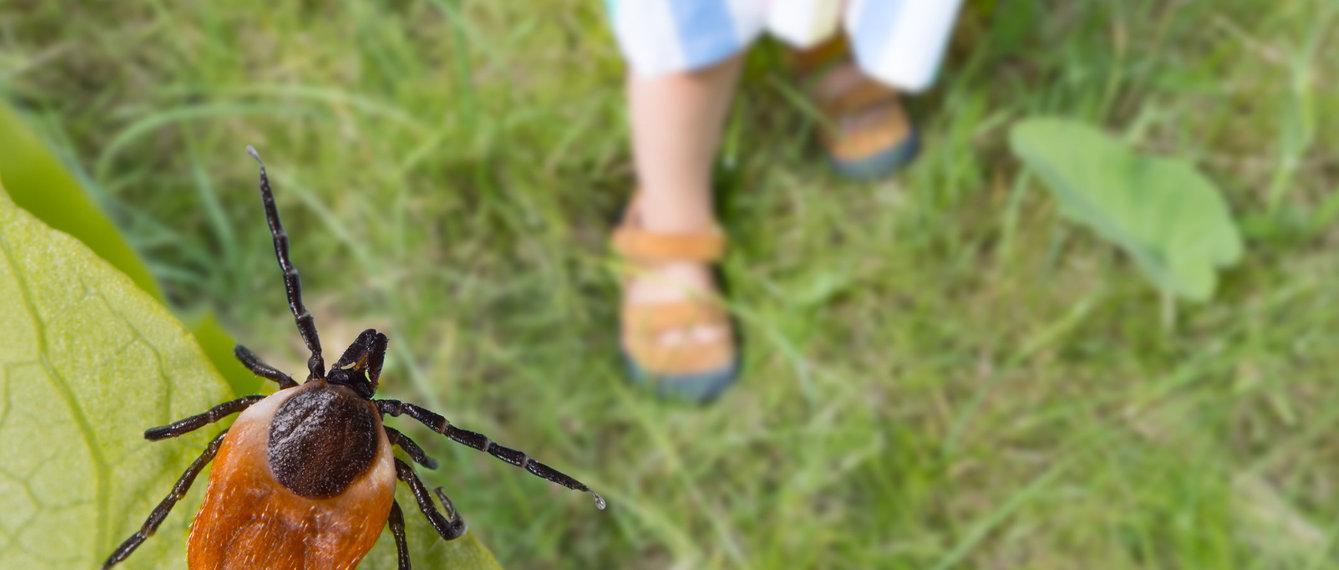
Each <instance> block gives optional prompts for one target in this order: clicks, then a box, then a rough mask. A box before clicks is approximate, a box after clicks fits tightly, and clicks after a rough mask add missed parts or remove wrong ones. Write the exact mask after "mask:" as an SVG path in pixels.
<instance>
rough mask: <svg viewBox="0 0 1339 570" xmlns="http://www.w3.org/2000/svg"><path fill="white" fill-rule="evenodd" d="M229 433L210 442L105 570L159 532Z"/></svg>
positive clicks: (108, 561)
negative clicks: (160, 526) (164, 520)
mask: <svg viewBox="0 0 1339 570" xmlns="http://www.w3.org/2000/svg"><path fill="white" fill-rule="evenodd" d="M227 433H228V430H226V429H225V430H223V431H222V432H221V433H219V434H218V436H216V437H215V438H214V441H211V442H209V446H208V447H206V448H205V451H204V453H201V454H200V457H197V458H196V459H195V462H194V463H192V464H191V466H190V467H188V468H186V472H185V473H182V474H181V478H180V479H177V484H176V485H173V486H172V492H170V493H168V494H167V498H165V499H163V502H161V503H158V506H157V507H154V509H153V512H152V513H149V520H146V521H144V526H142V527H140V529H139V530H138V531H136V532H135V534H132V535H130V538H127V539H126V541H125V542H122V543H121V546H119V547H117V548H116V552H113V553H112V555H111V556H108V557H107V562H105V563H103V565H102V568H103V570H107V569H108V568H111V567H112V566H113V565H115V564H116V563H118V562H120V561H122V560H125V559H126V557H127V556H130V553H131V552H134V551H135V549H136V548H139V545H140V544H141V543H143V542H144V539H146V538H149V537H150V536H153V533H154V531H157V530H158V525H161V524H163V519H165V518H167V513H168V512H170V511H171V510H172V507H173V506H175V505H176V504H177V501H180V500H181V498H182V497H185V496H186V491H189V490H190V488H191V483H194V482H195V477H196V476H197V475H199V474H200V472H201V471H204V470H205V466H206V465H209V462H210V461H213V460H214V455H216V454H218V452H219V446H221V445H223V436H225V435H227Z"/></svg>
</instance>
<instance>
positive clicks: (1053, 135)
mask: <svg viewBox="0 0 1339 570" xmlns="http://www.w3.org/2000/svg"><path fill="white" fill-rule="evenodd" d="M1009 141H1010V144H1011V146H1012V147H1013V151H1014V154H1016V155H1018V156H1019V158H1021V159H1022V160H1023V162H1024V163H1026V164H1027V165H1028V167H1030V168H1031V169H1032V170H1034V171H1036V172H1037V173H1038V174H1039V175H1041V177H1042V179H1043V180H1044V181H1045V182H1046V186H1047V188H1049V189H1050V190H1051V193H1052V195H1054V196H1055V198H1056V202H1057V203H1058V204H1059V206H1060V210H1061V212H1062V213H1063V214H1064V215H1065V216H1067V217H1069V218H1070V219H1072V220H1074V221H1077V222H1079V223H1082V224H1084V225H1087V226H1088V227H1090V228H1092V229H1093V231H1095V232H1097V234H1098V235H1099V236H1102V237H1103V238H1105V239H1107V240H1109V241H1111V242H1113V243H1115V244H1116V245H1119V246H1120V247H1121V248H1122V249H1124V250H1125V251H1126V252H1128V253H1129V254H1130V256H1131V257H1133V258H1134V260H1135V263H1136V264H1137V265H1138V266H1139V268H1140V269H1142V270H1143V272H1144V274H1145V275H1146V276H1148V278H1149V279H1150V280H1151V281H1153V284H1154V285H1155V286H1157V287H1158V288H1159V289H1161V290H1162V291H1164V292H1165V293H1168V294H1172V295H1176V296H1180V297H1183V298H1186V299H1191V300H1197V301H1204V300H1208V299H1210V298H1211V297H1213V292H1214V289H1215V287H1216V285H1217V274H1216V270H1217V268H1219V267H1225V266H1228V265H1232V264H1234V263H1236V262H1237V260H1238V259H1240V258H1241V253H1242V243H1241V236H1240V234H1239V232H1238V230H1237V225H1236V222H1235V221H1233V219H1232V214H1231V212H1229V211H1228V208H1227V204H1226V202H1224V200H1223V198H1222V196H1221V195H1220V193H1219V191H1218V188H1217V187H1215V186H1214V185H1213V183H1212V182H1210V181H1209V180H1208V179H1207V178H1205V177H1204V175H1202V174H1200V173H1199V171H1197V170H1196V169H1195V168H1194V167H1193V166H1191V165H1190V164H1188V163H1186V162H1185V161H1181V160H1175V159H1168V158H1158V157H1152V156H1144V155H1141V154H1138V153H1135V152H1134V151H1133V150H1131V149H1130V148H1129V147H1128V146H1126V145H1125V144H1123V143H1121V142H1119V141H1117V140H1115V139H1113V138H1111V137H1110V136H1108V135H1106V134H1104V133H1102V132H1101V131H1099V130H1097V129H1095V128H1093V127H1091V126H1088V125H1085V124H1083V123H1079V122H1076V121H1070V120H1064V119H1054V118H1034V119H1027V120H1024V121H1021V122H1019V123H1017V124H1015V125H1014V126H1013V128H1012V129H1011V131H1010V133H1009Z"/></svg>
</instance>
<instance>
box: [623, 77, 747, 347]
mask: <svg viewBox="0 0 1339 570" xmlns="http://www.w3.org/2000/svg"><path fill="white" fill-rule="evenodd" d="M741 61H742V60H741V58H740V57H739V56H735V57H732V58H730V59H728V60H726V61H724V62H722V63H719V64H716V65H714V66H712V67H709V68H706V69H702V70H698V71H693V72H688V73H672V74H668V75H664V76H659V77H654V78H649V79H647V78H639V77H636V76H635V74H633V75H630V77H629V79H628V109H629V115H630V117H629V118H630V122H631V124H632V153H633V160H634V164H635V168H636V171H637V180H638V184H640V188H641V201H640V203H639V204H638V207H639V208H638V212H639V214H640V218H639V221H640V224H641V226H642V227H643V228H644V229H646V230H648V231H651V232H656V233H667V234H702V233H705V232H708V231H711V229H712V228H713V227H714V226H715V225H716V218H715V215H714V213H713V211H712V199H711V171H712V164H713V162H714V161H715V157H716V152H717V150H718V149H719V147H720V141H721V131H722V129H723V126H724V123H725V117H726V114H727V112H728V111H729V109H730V101H731V99H732V98H733V95H734V92H735V85H736V83H737V81H738V78H739V69H740V62H741ZM714 289H715V284H714V283H713V280H712V276H711V272H710V270H709V268H708V267H707V266H706V265H704V264H701V263H695V262H669V263H661V264H658V265H656V266H654V267H651V268H649V270H648V271H647V272H645V273H644V274H642V275H640V276H639V277H638V278H636V279H634V280H633V281H632V283H630V284H629V286H628V287H627V290H626V292H625V294H626V295H627V300H628V302H630V303H633V304H646V303H661V302H668V301H676V300H680V299H684V298H686V297H688V296H690V295H692V294H693V293H695V292H703V291H713V290H714ZM729 332H730V331H728V330H723V327H720V326H714V327H707V326H699V327H695V328H694V329H692V330H689V331H671V332H669V333H666V334H665V335H664V336H663V337H662V338H661V341H662V342H664V343H666V344H678V343H684V342H707V341H712V340H715V339H717V338H720V337H721V336H722V335H727V334H729Z"/></svg>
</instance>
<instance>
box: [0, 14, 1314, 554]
mask: <svg viewBox="0 0 1339 570" xmlns="http://www.w3.org/2000/svg"><path fill="white" fill-rule="evenodd" d="M603 19H604V13H603V9H602V6H601V4H600V3H598V2H595V1H592V0H551V1H546V2H526V3H521V2H489V1H485V0H435V1H431V0H430V1H421V2H388V3H370V2H354V1H351V0H350V1H346V2H338V3H335V2H331V3H299V2H294V3H279V2H254V1H251V0H235V1H233V2H227V3H224V2H213V3H173V2H162V1H154V0H143V1H135V2H123V3H117V4H94V3H82V2H69V1H62V2H40V1H35V0H8V1H7V2H4V3H0V92H3V95H4V96H5V97H6V98H8V99H9V100H10V101H12V102H14V103H16V104H17V105H18V106H19V107H20V108H21V109H23V110H25V111H26V113H27V116H28V118H29V119H30V120H31V122H32V123H33V125H34V126H35V127H36V128H37V129H38V130H39V132H41V134H42V135H43V137H44V138H45V139H46V140H47V141H48V142H49V144H51V145H52V146H53V148H54V149H55V150H56V151H57V152H58V153H59V154H60V155H61V156H62V158H63V160H65V162H66V163H67V166H68V167H69V168H70V169H71V170H72V171H74V172H75V173H76V174H77V176H78V177H80V179H81V180H82V181H83V183H84V184H85V185H86V187H87V188H88V189H89V190H90V192H91V193H92V194H93V195H94V197H95V198H96V199H97V200H98V201H99V203H100V204H101V205H102V206H103V207H104V209H106V211H108V212H109V213H110V214H111V215H112V216H113V217H114V219H116V221H117V222H118V223H119V224H120V226H121V227H122V229H123V231H124V232H125V234H126V236H127V238H128V239H130V240H131V242H132V244H133V245H134V246H135V247H136V248H137V249H138V250H139V251H140V252H141V253H142V254H143V255H145V256H147V258H148V259H149V261H150V266H151V269H152V271H153V272H154V274H155V275H156V276H157V278H158V279H159V280H160V282H161V283H162V284H163V286H164V289H165V291H166V292H167V294H168V296H169V297H170V298H171V299H172V300H173V302H174V303H176V304H177V305H178V307H179V308H181V309H182V310H186V311H190V310H192V309H195V308H200V307H210V308H213V309H214V310H215V311H217V312H218V313H219V314H220V316H221V318H222V319H223V320H224V322H225V323H227V325H228V326H229V328H230V329H231V330H232V331H233V332H234V333H235V335H236V336H237V338H238V339H239V340H240V341H241V342H244V343H247V344H248V345H250V346H252V347H254V348H257V349H258V350H259V351H260V352H262V353H263V354H264V355H265V357H266V358H268V359H270V360H272V361H275V362H276V363H281V364H282V365H283V367H284V368H288V369H292V370H298V369H300V368H302V362H303V361H304V359H303V357H302V356H301V352H302V347H301V344H300V341H299V340H298V338H297V336H296V334H295V333H294V330H293V327H292V321H291V319H290V317H289V316H288V314H287V312H286V310H285V309H286V307H285V306H284V301H283V294H282V289H281V287H280V285H279V283H280V281H279V276H278V272H277V271H276V269H275V267H274V261H273V257H272V255H271V253H270V246H269V235H268V234H267V233H266V231H265V227H264V222H263V218H262V216H261V209H260V204H259V201H258V200H257V198H256V195H255V188H254V186H255V175H256V172H255V167H254V163H252V162H251V161H250V160H249V159H247V158H246V156H245V155H244V154H243V153H242V148H243V147H244V146H245V145H246V144H252V145H255V146H256V147H257V149H259V150H260V152H261V153H262V155H263V156H265V158H266V160H267V163H268V165H269V166H270V170H271V175H272V176H273V178H274V182H275V186H276V189H277V193H278V200H279V203H280V207H281V209H282V211H283V213H284V219H285V222H286V223H287V224H288V226H289V232H290V235H292V236H293V249H294V254H293V257H294V259H295V260H296V262H297V264H298V265H299V267H300V268H301V270H302V272H303V277H304V284H305V286H306V289H307V295H308V304H309V305H312V307H313V309H314V312H315V313H316V316H317V321H318V323H319V325H320V327H321V331H322V338H323V339H325V343H326V345H327V347H326V349H327V351H331V352H336V351H338V350H339V349H340V348H342V347H343V346H344V345H345V344H346V343H347V342H349V341H350V340H351V339H352V338H353V337H354V335H355V334H356V333H357V331H359V330H361V329H362V328H364V327H367V326H375V327H378V328H381V329H383V330H385V331H387V332H388V334H389V335H390V336H391V339H392V347H391V355H390V361H389V362H388V364H387V372H386V385H385V390H384V392H385V394H387V395H390V396H395V397H401V398H408V399H414V400H417V401H420V402H422V403H424V404H427V405H430V406H431V407H434V408H437V409H440V410H442V411H443V412H444V413H445V414H446V415H447V416H448V417H450V418H451V419H452V420H453V421H454V422H455V423H457V424H460V425H463V426H467V427H470V428H473V429H477V430H480V431H484V432H486V433H488V434H489V435H491V436H492V437H493V438H494V439H495V440H498V441H500V442H503V443H507V444H513V445H516V446H518V447H521V448H522V449H525V450H527V451H529V452H531V453H532V454H533V455H535V456H536V457H538V458H540V459H542V460H544V461H546V462H548V463H550V464H552V465H555V466H557V467H559V468H562V469H565V470H567V471H568V472H569V473H572V474H573V475H576V476H578V477H579V478H581V479H583V480H584V481H586V482H587V483H589V484H591V485H592V486H593V487H595V488H597V489H598V490H599V491H601V492H602V493H603V494H605V495H606V497H608V498H609V500H610V510H609V511H607V512H603V513H601V512H596V511H595V510H594V509H593V508H592V507H591V505H590V503H589V501H587V500H586V499H585V498H582V497H577V496H574V495H570V494H569V493H567V492H563V491H560V490H557V489H555V488H553V487H552V486H550V485H547V484H545V483H543V482H542V481H539V480H537V479H535V478H533V477H529V476H526V475H525V474H523V473H519V472H516V471H515V470H514V469H513V468H511V467H509V466H507V465H505V464H502V463H501V462H497V461H494V460H491V459H489V458H487V457H483V456H480V455H479V454H478V453H476V452H473V451H471V450H469V449H465V448H462V447H460V446H448V445H445V444H443V443H441V442H440V441H436V440H433V439H430V436H429V435H428V434H426V433H424V432H423V431H422V430H418V429H415V428H409V431H410V432H411V433H414V434H416V435H418V436H419V440H420V441H422V442H425V443H428V444H429V447H430V449H431V451H433V452H434V453H435V454H436V455H437V456H438V457H439V458H441V459H444V460H445V461H444V464H445V465H446V467H445V468H444V469H443V470H441V471H438V472H436V473H432V474H429V475H428V476H427V477H428V479H429V480H430V481H431V482H432V483H434V484H440V485H444V486H445V487H446V489H447V491H448V493H449V494H450V495H451V496H452V497H453V499H454V500H455V503H456V506H457V507H458V508H459V509H460V510H461V511H462V512H463V513H464V515H465V516H466V518H467V520H468V521H469V522H470V525H471V528H472V529H473V530H474V532H477V533H479V534H480V536H482V537H483V538H484V540H485V541H486V542H487V543H488V544H489V545H490V546H491V547H492V548H493V550H494V551H495V553H496V554H497V556H498V558H499V560H500V561H501V562H502V563H503V564H504V565H505V566H509V567H523V568H613V567H647V568H659V567H679V568H698V567H718V568H736V567H757V568H779V567H795V568H810V567H812V568H857V567H868V568H874V567H877V568H1024V567H1025V568H1048V569H1049V568H1094V567H1097V568H1330V567H1335V566H1337V565H1339V515H1336V513H1339V509H1336V505H1339V482H1337V481H1336V477H1335V473H1336V471H1339V437H1337V436H1336V435H1335V434H1336V433H1337V432H1339V406H1335V405H1334V402H1336V401H1337V400H1339V386H1337V385H1336V383H1335V380H1334V370H1336V369H1339V351H1336V350H1335V349H1336V347H1339V342H1337V341H1339V294H1336V289H1337V288H1336V285H1335V282H1336V278H1337V277H1339V263H1337V262H1336V255H1335V248H1336V245H1339V230H1336V228H1335V224H1334V223H1333V222H1334V220H1335V217H1336V215H1337V214H1339V155H1336V153H1335V152H1334V149H1335V148H1336V147H1337V146H1339V134H1337V133H1339V113H1336V112H1335V110H1336V109H1339V88H1336V86H1337V85H1339V64H1337V63H1336V61H1339V60H1336V59H1335V58H1334V57H1333V54H1335V53H1339V31H1337V30H1336V27H1337V26H1336V24H1339V9H1336V5H1335V4H1334V3H1332V2H1327V1H1326V0H1313V1H1306V0H1296V1H1280V2H1265V1H1263V0H1221V1H1218V2H1153V1H1131V2H1120V3H1107V2H1095V1H1086V2H1058V1H1050V0H1045V1H1043V0H1018V1H1013V2H1000V3H998V4H996V3H992V2H969V3H968V6H967V8H966V10H965V12H964V14H963V16H962V18H961V20H960V22H959V26H958V30H957V32H956V35H955V39H954V45H953V47H952V49H951V50H950V55H949V58H948V62H947V64H946V66H945V69H944V72H943V74H942V77H941V79H940V81H939V83H938V84H937V85H936V87H935V89H934V90H933V91H932V92H931V93H930V94H928V95H927V96H924V97H920V98H918V99H916V100H915V101H914V102H913V108H914V110H915V111H916V115H917V116H918V117H919V118H920V120H921V122H922V123H923V125H924V127H925V131H926V137H927V149H926V152H925V154H924V155H923V156H922V157H921V158H920V159H919V160H918V161H917V163H916V164H915V165H914V166H913V167H912V168H911V169H910V170H909V171H908V172H906V173H905V174H904V175H901V176H900V177H899V178H898V179H896V180H890V181H885V182H881V183H878V184H875V185H869V186H862V185H852V184H849V183H845V182H842V181H839V180H837V179H835V178H834V177H833V176H832V175H830V174H829V173H828V172H827V171H826V170H825V167H824V165H823V164H822V161H821V160H816V149H815V148H814V146H813V144H812V143H811V141H810V137H809V136H808V135H809V134H811V131H812V123H811V121H810V119H809V118H808V117H806V115H805V113H804V112H803V110H802V109H801V108H800V107H799V106H797V105H796V104H795V103H794V98H793V87H792V86H791V85H792V84H791V82H790V80H789V76H788V74H787V72H786V70H785V69H784V68H783V67H781V66H780V65H778V62H779V59H780V57H779V56H780V54H781V50H780V48H779V47H777V46H764V47H763V49H761V50H755V52H754V53H753V54H752V55H751V58H750V61H749V66H748V69H747V72H746V77H745V83H744V86H743V89H742V93H741V97H740V98H739V99H738V102H737V104H736V108H735V115H734V118H733V119H732V122H731V125H730V130H729V137H728V141H727V151H726V152H725V155H724V156H723V160H722V165H721V170H720V174H721V176H720V177H719V180H720V182H721V184H720V189H721V192H722V197H723V200H722V202H723V211H722V215H723V217H724V219H725V221H726V223H727V225H728V227H729V231H730V235H731V238H732V239H733V244H734V246H735V247H734V249H733V250H732V251H731V253H730V256H729V258H728V260H727V262H726V264H725V270H726V273H727V275H728V276H729V278H730V280H731V283H732V289H733V292H734V294H735V301H736V303H737V304H738V308H739V311H740V313H741V316H742V319H743V322H744V333H745V335H746V337H747V339H748V354H747V360H748V364H747V366H748V368H747V374H746V376H745V379H744V381H743V382H742V384H741V385H740V386H738V387H737V388H736V389H734V390H733V391H732V392H731V393H729V394H728V395H727V396H726V397H724V398H723V399H722V400H721V401H719V402H717V403H716V404H714V405H712V406H710V407H707V408H702V409H696V408H686V407H681V406H675V405H667V404H664V403H661V402H657V401H654V400H652V399H649V398H647V397H645V396H644V395H643V394H640V393H638V392H636V391H635V390H632V389H630V388H629V387H627V386H626V385H625V384H624V383H623V381H622V379H621V375H620V370H619V367H618V365H617V361H616V358H615V348H614V347H615V333H614V324H615V319H616V316H615V311H614V309H615V299H616V298H617V290H616V286H615V283H614V280H613V278H612V277H611V276H610V275H609V272H608V271H607V269H608V268H607V262H608V261H609V260H608V258H607V257H606V254H605V248H604V240H605V235H606V233H607V232H608V230H609V225H610V222H611V221H612V219H613V218H614V216H615V215H616V213H617V211H618V209H619V206H620V204H621V202H622V200H623V199H624V198H625V197H626V193H627V190H628V188H629V187H630V186H631V184H632V183H633V182H632V179H631V171H630V169H629V158H628V151H627V141H626V135H625V129H624V127H623V122H622V120H623V119H622V107H621V103H622V91H621V85H622V79H621V78H622V73H623V69H622V63H621V60H620V58H619V56H618V53H617V50H616V48H615V46H614V44H613V41H612V39H611V38H610V36H609V33H608V31H607V30H606V28H605V24H604V20H603ZM1043 113H1046V114H1060V115H1065V116H1071V117H1077V118H1080V119H1084V120H1087V121H1091V122H1093V123H1095V124H1100V125H1103V126H1104V127H1106V128H1108V129H1110V130H1112V131H1113V132H1118V133H1123V135H1124V137H1125V138H1126V139H1127V140H1129V141H1131V142H1133V143H1134V144H1135V145H1136V146H1137V147H1139V148H1140V149H1142V150H1145V151H1150V152H1154V153H1161V154H1173V155H1177V156H1183V157H1187V158H1190V159H1192V160H1193V161H1194V162H1195V163H1196V164H1197V165H1199V166H1200V167H1201V168H1202V169H1203V170H1205V171H1206V172H1207V173H1208V174H1209V175H1210V177H1211V178H1213V179H1214V180H1215V181H1216V182H1217V183H1218V184H1219V185H1220V186H1221V187H1222V188H1223V190H1224V191H1225V194H1226V196H1227V198H1228V200H1229V202H1230V203H1231V205H1232V209H1233V211H1234V212H1235V213H1236V216H1237V218H1238V220H1239V221H1240V223H1241V225H1242V229H1243V231H1244V233H1245V236H1246V239H1247V253H1246V257H1245V260H1244V262H1243V263H1241V264H1239V265H1238V266H1236V267H1235V268H1233V269H1231V270H1229V271H1228V272H1227V273H1226V274H1225V275H1224V276H1223V282H1222V286H1221V287H1220V289H1219V292H1218V295H1217V298H1216V299H1215V300H1214V301H1212V302H1210V303H1206V304H1199V305H1187V306H1185V307H1183V308H1182V309H1181V310H1180V312H1179V316H1178V318H1179V320H1178V322H1177V323H1176V326H1175V327H1174V328H1171V329H1167V328H1164V327H1163V326H1162V325H1161V322H1160V318H1161V315H1160V311H1159V300H1158V295H1157V293H1156V291H1155V290H1154V289H1153V288H1152V287H1151V286H1149V285H1148V284H1147V282H1146V281H1145V280H1144V279H1143V278H1142V277H1141V276H1140V275H1139V274H1138V272H1137V271H1136V270H1135V269H1134V267H1133V266H1132V265H1131V263H1130V262H1129V260H1128V259H1126V258H1125V257H1123V256H1122V255H1121V254H1120V253H1119V252H1118V251H1117V250H1116V249H1115V248H1114V247H1113V246H1110V245H1108V244H1105V243H1102V242H1101V241H1100V240H1097V239H1094V237H1093V236H1092V235H1091V234H1090V233H1089V232H1087V231H1085V230H1080V229H1078V228H1076V227H1074V226H1073V225H1072V224H1070V223H1069V222H1066V221H1064V220H1062V219H1060V218H1059V217H1058V216H1057V213H1056V211H1055V206H1054V203H1053V201H1052V200H1051V199H1050V197H1049V196H1048V195H1047V194H1046V193H1044V192H1041V191H1039V189H1038V187H1037V186H1036V182H1035V179H1034V178H1033V177H1030V176H1028V175H1027V174H1026V173H1023V172H1021V171H1020V170H1019V167H1018V164H1017V162H1016V161H1015V160H1014V159H1013V158H1012V157H1011V156H1010V155H1009V154H1008V153H1007V150H1006V143H1005V136H1004V135H1005V133H1006V131H1007V127H1008V126H1009V125H1010V124H1011V123H1012V122H1013V121H1014V120H1016V119H1018V118H1021V117H1024V116H1029V115H1035V114H1043ZM182 381H189V379H182ZM416 522H417V523H418V524H422V521H421V520H417V521H416Z"/></svg>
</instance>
